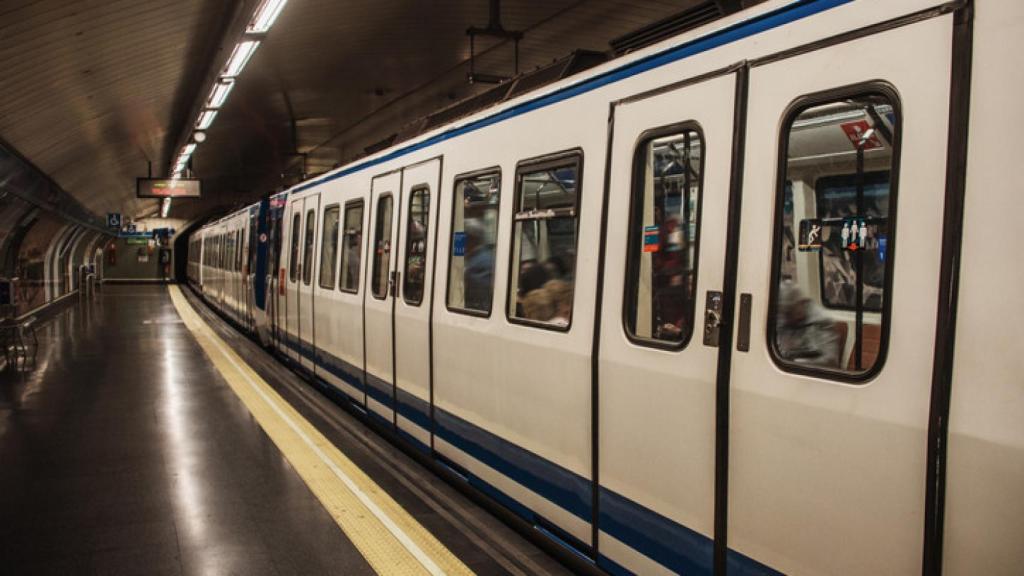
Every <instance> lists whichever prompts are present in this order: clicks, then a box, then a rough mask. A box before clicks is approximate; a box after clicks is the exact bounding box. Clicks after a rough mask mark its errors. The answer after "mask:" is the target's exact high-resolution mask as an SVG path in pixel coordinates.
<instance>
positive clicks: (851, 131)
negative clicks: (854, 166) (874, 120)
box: [839, 120, 882, 150]
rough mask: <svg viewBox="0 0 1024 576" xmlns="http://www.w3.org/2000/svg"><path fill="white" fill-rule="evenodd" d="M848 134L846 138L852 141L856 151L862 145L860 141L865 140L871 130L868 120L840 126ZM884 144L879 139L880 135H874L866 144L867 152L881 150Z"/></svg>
mask: <svg viewBox="0 0 1024 576" xmlns="http://www.w3.org/2000/svg"><path fill="white" fill-rule="evenodd" d="M839 127H840V128H842V129H843V132H846V137H847V138H849V139H850V143H851V144H853V147H854V149H856V148H857V145H858V144H860V141H861V140H863V139H864V134H865V133H867V131H868V130H870V129H871V126H870V125H869V124H868V121H867V120H855V121H853V122H846V123H843V124H840V125H839ZM881 147H882V142H881V140H879V139H878V134H877V133H875V134H872V135H871V137H870V138H868V139H867V142H865V143H864V149H865V150H873V149H875V148H881Z"/></svg>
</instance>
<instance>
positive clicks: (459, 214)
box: [447, 170, 501, 316]
mask: <svg viewBox="0 0 1024 576" xmlns="http://www.w3.org/2000/svg"><path fill="white" fill-rule="evenodd" d="M500 199H501V173H500V172H498V171H496V170H495V171H489V172H487V173H482V174H476V175H472V176H466V177H462V178H458V179H457V180H456V181H455V198H454V201H453V202H452V236H451V244H450V250H451V252H450V257H451V259H450V260H449V261H448V295H447V304H448V309H449V310H454V311H460V312H468V313H470V314H477V315H482V316H489V315H490V314H491V302H492V300H493V296H494V262H495V257H494V252H495V246H496V244H497V237H498V204H499V200H500Z"/></svg>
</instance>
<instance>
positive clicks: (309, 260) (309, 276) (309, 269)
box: [302, 210, 316, 286]
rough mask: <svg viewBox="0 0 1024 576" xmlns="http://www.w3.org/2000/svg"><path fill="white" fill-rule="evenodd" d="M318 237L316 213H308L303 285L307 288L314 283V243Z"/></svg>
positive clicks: (303, 256)
mask: <svg viewBox="0 0 1024 576" xmlns="http://www.w3.org/2000/svg"><path fill="white" fill-rule="evenodd" d="M315 237H316V212H314V211H313V210H309V211H307V212H306V238H305V241H304V242H303V243H302V247H303V249H302V283H303V284H305V285H306V286H309V284H310V283H311V282H312V281H313V242H314V241H315V239H316V238H315Z"/></svg>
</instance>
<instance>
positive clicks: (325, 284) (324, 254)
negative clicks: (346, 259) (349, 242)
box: [319, 204, 340, 289]
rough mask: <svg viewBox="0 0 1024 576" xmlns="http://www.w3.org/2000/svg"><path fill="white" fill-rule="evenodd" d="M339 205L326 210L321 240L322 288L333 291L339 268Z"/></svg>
mask: <svg viewBox="0 0 1024 576" xmlns="http://www.w3.org/2000/svg"><path fill="white" fill-rule="evenodd" d="M339 213H340V209H339V208H338V205H337V204H335V205H334V206H329V207H328V208H327V210H324V225H323V232H321V240H320V280H319V282H320V287H321V288H327V289H333V288H334V279H335V276H336V275H337V271H336V268H337V266H338V214H339Z"/></svg>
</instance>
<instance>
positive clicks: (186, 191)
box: [135, 178, 202, 198]
mask: <svg viewBox="0 0 1024 576" xmlns="http://www.w3.org/2000/svg"><path fill="white" fill-rule="evenodd" d="M201 195H202V186H201V185H200V180H199V179H198V178H173V179H170V178H136V179H135V196H136V197H138V198H199V197H200V196H201Z"/></svg>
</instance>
